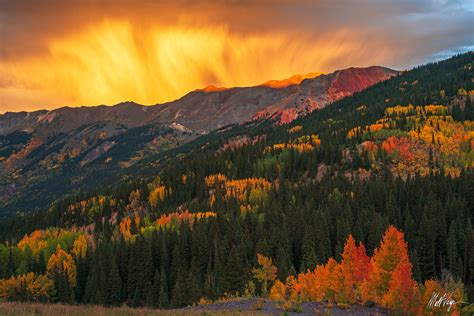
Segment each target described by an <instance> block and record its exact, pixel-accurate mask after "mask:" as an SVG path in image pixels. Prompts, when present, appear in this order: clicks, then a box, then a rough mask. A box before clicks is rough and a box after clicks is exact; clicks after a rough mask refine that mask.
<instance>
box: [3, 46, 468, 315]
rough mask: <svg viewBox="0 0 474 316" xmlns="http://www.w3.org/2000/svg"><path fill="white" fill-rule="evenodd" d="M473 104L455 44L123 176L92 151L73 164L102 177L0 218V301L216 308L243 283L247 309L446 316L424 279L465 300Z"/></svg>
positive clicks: (129, 144) (130, 137)
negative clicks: (379, 78)
mask: <svg viewBox="0 0 474 316" xmlns="http://www.w3.org/2000/svg"><path fill="white" fill-rule="evenodd" d="M303 82H304V81H303ZM213 89H214V88H213ZM218 90H222V89H218ZM219 93H221V92H219ZM473 102H474V54H473V53H466V54H462V55H457V56H454V57H452V58H450V59H448V60H444V61H440V62H437V63H431V64H428V65H424V66H420V67H417V68H415V69H412V70H409V71H406V72H403V73H401V74H400V75H398V76H394V77H392V78H390V79H388V80H386V81H383V82H379V83H377V84H375V85H373V86H371V87H369V88H367V89H365V90H363V91H361V92H360V93H356V94H353V95H351V96H348V97H345V98H342V99H340V100H338V101H336V102H333V103H332V104H331V106H327V107H324V108H322V109H320V110H318V111H313V112H312V113H310V114H308V115H305V116H301V117H298V118H297V119H296V120H294V121H292V122H291V123H289V124H273V123H274V121H272V120H262V121H249V122H247V123H243V124H235V125H231V126H226V127H224V128H221V129H218V130H215V131H213V132H210V133H208V134H205V135H201V136H199V137H196V138H195V139H193V140H190V141H189V142H187V143H186V144H183V145H181V146H177V147H174V148H172V149H170V150H167V151H162V152H159V153H157V154H153V155H151V156H147V157H146V158H143V159H142V160H140V161H139V162H137V163H136V164H134V165H132V166H130V167H128V168H124V169H121V170H120V173H119V174H120V175H121V176H122V177H121V178H117V177H116V174H114V173H110V172H109V171H108V172H105V171H104V170H106V169H100V168H97V167H96V166H97V165H98V164H97V165H96V161H93V162H91V163H89V164H87V165H85V166H87V167H84V168H82V169H81V170H82V172H86V170H91V169H92V170H93V172H94V174H93V175H90V177H91V178H92V179H96V178H99V179H100V178H102V177H104V175H109V176H112V179H113V180H112V182H113V184H112V185H111V186H108V187H104V186H99V187H96V188H98V189H96V190H95V191H89V192H80V193H78V194H72V195H71V196H68V197H65V198H62V199H59V200H57V201H55V202H53V203H52V204H51V205H50V206H49V207H46V208H43V209H41V210H38V211H36V212H29V213H24V214H16V215H15V216H11V217H10V218H6V219H4V220H2V221H0V241H3V243H1V244H0V297H2V298H4V299H5V300H13V301H17V300H18V301H25V300H27V301H34V302H38V301H40V302H64V303H69V304H70V303H74V304H77V305H79V306H81V304H95V305H106V306H121V305H123V304H126V305H128V306H133V307H137V306H153V307H159V308H181V307H184V306H191V305H197V304H199V305H200V306H201V307H199V310H204V311H207V310H214V311H216V309H213V307H215V306H212V305H210V304H208V303H212V302H214V301H220V302H229V300H232V298H235V297H238V298H237V300H238V301H241V302H242V300H240V299H239V298H240V297H241V296H244V297H262V298H263V297H265V298H268V300H265V301H261V302H260V303H258V302H256V303H255V304H253V305H252V306H248V305H249V304H247V305H246V306H243V305H240V306H239V307H238V309H239V310H242V312H243V313H244V314H245V313H246V312H247V311H249V312H254V311H255V310H268V307H267V306H268V305H271V306H273V307H272V308H274V309H277V310H276V311H275V313H279V312H280V311H281V312H284V311H286V312H292V311H298V312H300V311H303V312H305V311H307V310H308V308H309V309H310V310H311V311H314V310H315V309H316V308H317V309H319V310H321V308H324V311H321V312H323V313H331V312H333V311H334V312H337V313H339V312H341V313H342V311H345V312H347V314H357V313H358V312H357V310H359V312H360V313H364V311H363V310H360V308H361V307H369V306H372V307H375V309H377V310H380V311H381V312H382V313H385V311H386V309H388V311H387V313H389V314H408V315H425V314H427V313H428V314H430V313H432V312H435V313H439V314H449V311H448V310H447V307H448V306H444V307H442V306H433V308H436V310H427V309H426V308H427V306H428V307H429V308H431V306H432V305H433V304H432V302H431V303H430V300H431V301H432V297H433V293H434V292H435V291H436V292H437V293H452V296H451V297H452V300H453V301H455V302H460V301H463V302H472V301H473V300H474V270H473V269H472V268H471V267H473V266H474V256H473V255H472V254H473V253H474V232H473V228H472V217H473V214H474V194H473V192H474V106H473ZM136 129H139V131H137V132H133V133H131V131H134V130H136ZM147 131H149V127H146V128H143V127H135V128H131V129H129V130H128V131H127V132H125V133H124V134H125V135H126V136H120V137H121V138H117V140H115V141H116V143H117V145H119V144H126V147H125V148H123V150H122V151H118V152H115V154H114V157H117V156H118V155H119V154H123V153H122V152H123V151H126V150H125V149H127V148H133V145H134V144H135V143H136V142H137V141H138V140H139V139H140V138H143V137H146V135H147V134H146V133H147ZM21 137H22V136H21V135H19V136H18V139H19V140H20V139H21ZM19 140H18V141H19ZM114 150H116V147H113V148H112V149H110V150H109V151H108V152H107V155H111V154H112V152H113V151H114ZM114 159H116V158H113V160H114ZM100 160H102V159H100ZM113 160H112V161H113ZM144 170H146V176H142V174H143V173H141V172H143V171H144ZM127 173H131V174H134V175H135V177H131V178H128V179H127V178H124V177H123V176H124V175H125V174H127ZM69 176H70V175H69V174H62V178H61V177H58V178H55V182H54V183H48V185H51V188H53V189H54V190H57V188H56V186H60V185H66V184H63V183H62V182H61V180H62V179H63V178H67V177H69ZM43 185H44V184H43ZM48 188H49V187H48ZM38 191H40V190H38ZM30 192H32V191H30ZM43 192H44V191H43ZM51 201H52V200H51ZM381 272H383V273H381ZM31 289H40V290H34V291H33V290H31ZM435 296H436V294H435ZM401 298H402V299H401ZM325 302H326V303H325ZM229 305H232V306H234V307H235V306H237V305H236V304H235V303H229ZM326 307H328V309H326ZM381 307H383V309H381ZM451 307H452V310H451V312H453V313H459V314H470V313H472V308H473V306H472V305H469V306H462V305H461V304H454V305H453V306H451ZM443 308H444V309H443ZM217 312H218V313H219V312H220V310H217ZM365 312H370V311H367V310H366V311H365ZM374 312H375V311H374ZM178 313H179V311H178Z"/></svg>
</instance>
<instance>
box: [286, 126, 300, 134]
mask: <svg viewBox="0 0 474 316" xmlns="http://www.w3.org/2000/svg"><path fill="white" fill-rule="evenodd" d="M302 129H303V127H302V126H301V125H296V126H293V127H292V128H290V129H288V133H290V134H293V133H297V132H299V131H301V130H302Z"/></svg>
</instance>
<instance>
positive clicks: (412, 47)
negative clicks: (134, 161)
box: [0, 0, 472, 113]
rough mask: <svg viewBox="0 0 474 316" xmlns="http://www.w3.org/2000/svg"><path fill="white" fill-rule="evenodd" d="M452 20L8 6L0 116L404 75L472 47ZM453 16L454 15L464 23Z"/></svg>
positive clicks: (106, 4)
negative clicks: (376, 73) (328, 78)
mask: <svg viewBox="0 0 474 316" xmlns="http://www.w3.org/2000/svg"><path fill="white" fill-rule="evenodd" d="M380 6H383V9H382V8H381V7H380ZM455 9H456V8H455V7H453V5H452V4H450V2H449V3H447V4H439V5H437V6H432V5H431V4H430V3H429V1H428V2H426V3H421V4H386V5H379V4H376V3H374V2H373V1H368V0H361V1H360V3H359V5H358V6H357V7H354V6H353V5H347V4H344V3H343V2H337V3H334V4H331V5H330V4H329V3H328V2H325V1H306V0H299V1H289V0H256V1H249V0H231V1H207V0H198V1H187V0H175V1H173V2H172V3H170V2H169V1H138V0H137V1H131V0H114V1H111V0H104V1H99V2H88V1H86V2H84V1H79V0H70V1H59V2H58V1H55V0H44V1H36V2H31V1H26V0H15V1H7V2H3V3H2V5H0V17H1V19H0V28H2V33H1V36H2V38H1V39H2V44H1V47H0V73H1V78H0V113H3V112H6V111H20V110H34V109H43V108H48V109H51V108H55V107H59V106H66V105H69V106H78V105H97V104H114V103H118V102H122V101H126V100H133V101H136V102H139V103H143V104H155V103H161V102H166V101H169V100H172V99H175V98H179V97H180V96H182V95H183V94H185V93H187V92H189V91H191V90H195V89H198V88H203V87H204V86H206V85H209V84H211V85H215V86H220V87H221V86H224V87H232V86H248V85H257V84H262V83H263V82H266V81H268V80H272V79H273V80H275V79H284V78H288V77H291V76H293V75H295V74H306V73H309V72H330V71H333V70H336V69H341V68H346V67H350V66H369V65H384V66H389V67H395V68H398V67H402V68H405V67H407V66H410V65H414V64H418V63H420V62H423V61H426V60H427V56H431V55H432V54H433V53H435V52H441V51H443V50H446V49H447V48H453V47H454V48H455V47H459V46H460V45H461V44H464V45H465V44H466V43H468V42H469V41H468V40H466V36H469V34H470V33H469V32H465V30H466V29H467V28H469V27H471V21H472V19H471V18H472V10H470V9H469V8H464V7H462V8H461V10H458V11H456V10H455ZM446 12H455V13H456V14H455V16H456V23H454V22H452V21H448V20H447V19H452V15H446V14H445V13H446ZM459 12H461V13H459ZM407 13H416V19H419V20H420V21H421V22H420V23H418V22H417V20H415V19H414V18H413V15H409V14H407ZM405 16H408V17H409V18H407V19H405ZM433 19H434V20H435V22H436V23H433V21H432V20H433ZM432 33H434V34H436V36H433V34H432ZM453 34H455V36H454V35H453ZM459 34H461V35H462V36H458V35H459ZM465 34H467V35H465ZM442 38H445V39H448V40H442ZM468 44H469V43H468ZM443 45H444V46H443Z"/></svg>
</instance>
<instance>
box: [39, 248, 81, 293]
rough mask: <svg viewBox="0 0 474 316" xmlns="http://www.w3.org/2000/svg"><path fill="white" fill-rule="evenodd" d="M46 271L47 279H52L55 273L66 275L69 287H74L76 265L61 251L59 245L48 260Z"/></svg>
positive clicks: (68, 255)
mask: <svg viewBox="0 0 474 316" xmlns="http://www.w3.org/2000/svg"><path fill="white" fill-rule="evenodd" d="M46 271H47V275H48V276H49V277H53V276H54V274H55V273H66V275H67V276H68V280H69V285H70V286H71V287H74V286H75V285H76V264H75V263H74V260H73V259H72V256H71V255H70V254H68V253H67V252H66V251H64V250H63V249H61V246H60V245H58V247H57V248H56V253H54V254H52V255H51V257H50V258H49V260H48V264H47V266H46Z"/></svg>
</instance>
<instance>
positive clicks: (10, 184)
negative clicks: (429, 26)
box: [0, 66, 398, 209]
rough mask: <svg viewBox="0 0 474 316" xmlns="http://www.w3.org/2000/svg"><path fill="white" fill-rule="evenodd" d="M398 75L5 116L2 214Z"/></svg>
mask: <svg viewBox="0 0 474 316" xmlns="http://www.w3.org/2000/svg"><path fill="white" fill-rule="evenodd" d="M396 74H398V72H397V71H393V70H391V69H388V68H383V67H378V66H373V67H368V68H349V69H346V70H340V71H336V72H334V73H331V74H327V75H320V76H317V77H315V78H306V79H302V80H301V82H300V83H299V84H290V85H288V86H285V87H278V88H274V87H268V86H262V85H259V86H254V87H234V88H228V89H225V90H222V89H214V90H217V91H204V90H195V91H191V92H189V93H187V94H186V95H184V96H183V97H181V98H180V99H177V100H174V101H170V102H167V103H163V104H158V105H154V106H144V105H141V104H138V103H135V102H131V101H128V102H121V103H118V104H116V105H114V106H106V105H100V106H95V107H62V108H59V109H55V110H50V111H47V110H38V111H34V112H18V113H12V112H9V113H6V114H4V115H1V116H0V167H1V168H0V209H1V203H2V202H3V203H8V202H10V201H11V200H16V198H17V197H18V198H19V196H20V195H21V196H23V195H24V194H27V193H24V192H27V191H28V190H26V191H25V189H26V188H29V187H36V186H43V185H41V183H49V188H50V191H51V192H48V193H49V194H55V191H56V190H59V191H61V192H62V191H65V192H69V191H70V190H72V189H76V190H77V189H78V188H81V187H82V183H85V182H90V180H91V179H92V178H93V177H94V176H95V174H96V172H97V171H98V170H102V171H103V172H105V176H107V175H108V173H110V172H111V170H117V171H118V172H122V171H123V170H124V169H127V168H129V167H131V166H133V165H136V164H137V163H139V162H140V161H142V160H143V159H145V158H147V157H151V156H154V155H156V154H157V153H159V152H162V151H166V150H169V149H172V148H175V147H177V146H180V145H182V144H184V143H187V142H189V141H191V140H193V139H195V138H197V137H199V136H201V135H204V134H208V133H210V132H212V131H214V130H218V129H220V128H223V127H225V126H229V125H232V124H242V123H246V122H252V121H260V120H270V121H272V122H275V123H276V124H284V123H288V122H291V121H292V120H294V119H296V118H298V117H302V116H305V115H307V114H308V113H311V112H312V111H314V110H316V109H321V108H324V107H325V106H327V105H328V104H330V103H331V102H334V101H336V100H339V99H340V98H343V97H344V96H348V95H352V94H353V93H356V92H359V91H361V90H363V89H365V88H367V87H370V86H371V85H373V84H375V83H378V82H380V81H383V80H386V79H388V78H391V77H393V76H395V75H396ZM86 166H87V168H84V167H86ZM66 174H69V175H70V178H64V175H66ZM58 178H60V180H59V179H58ZM53 179H56V180H53ZM51 181H53V182H54V184H53V183H50V182H51ZM59 183H62V184H61V185H59ZM56 185H57V186H58V187H57V189H51V187H54V186H56ZM89 189H91V188H90V187H89ZM61 194H62V193H61ZM61 194H59V195H61ZM12 197H13V199H12ZM30 198H31V199H32V200H35V199H38V198H40V199H43V197H35V196H34V195H32V194H30V195H29V196H28V199H30ZM46 200H47V199H46V196H45V201H46Z"/></svg>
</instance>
